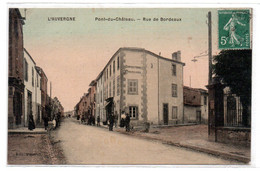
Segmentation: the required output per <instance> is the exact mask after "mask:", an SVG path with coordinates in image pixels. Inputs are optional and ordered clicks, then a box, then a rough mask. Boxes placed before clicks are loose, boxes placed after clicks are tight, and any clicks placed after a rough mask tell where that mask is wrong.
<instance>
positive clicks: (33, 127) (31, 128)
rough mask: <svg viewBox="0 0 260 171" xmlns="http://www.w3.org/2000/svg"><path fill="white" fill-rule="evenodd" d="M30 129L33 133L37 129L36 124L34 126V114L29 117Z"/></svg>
mask: <svg viewBox="0 0 260 171" xmlns="http://www.w3.org/2000/svg"><path fill="white" fill-rule="evenodd" d="M28 129H29V130H31V131H32V130H33V129H35V124H34V120H33V115H32V114H30V115H29V124H28Z"/></svg>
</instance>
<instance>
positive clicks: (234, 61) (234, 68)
mask: <svg viewBox="0 0 260 171" xmlns="http://www.w3.org/2000/svg"><path fill="white" fill-rule="evenodd" d="M214 63H215V64H214V65H213V73H214V74H215V75H216V76H217V77H219V78H220V80H221V82H222V83H223V84H225V85H226V86H228V87H229V88H230V91H231V92H232V93H233V94H236V95H237V96H239V97H240V101H241V103H242V107H243V111H242V122H243V125H244V126H248V118H249V114H250V112H249V106H250V105H251V80H252V78H251V73H252V50H222V51H221V52H220V53H219V54H218V55H217V56H214Z"/></svg>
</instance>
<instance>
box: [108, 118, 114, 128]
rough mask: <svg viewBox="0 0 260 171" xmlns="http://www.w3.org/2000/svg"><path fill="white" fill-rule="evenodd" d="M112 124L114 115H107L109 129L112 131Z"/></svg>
mask: <svg viewBox="0 0 260 171" xmlns="http://www.w3.org/2000/svg"><path fill="white" fill-rule="evenodd" d="M113 126H114V116H113V114H112V115H110V117H109V131H113Z"/></svg>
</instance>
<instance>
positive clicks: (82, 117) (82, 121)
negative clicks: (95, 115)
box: [81, 115, 85, 124]
mask: <svg viewBox="0 0 260 171" xmlns="http://www.w3.org/2000/svg"><path fill="white" fill-rule="evenodd" d="M84 122H85V117H84V115H81V123H82V124H84Z"/></svg>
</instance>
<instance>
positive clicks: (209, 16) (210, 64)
mask: <svg viewBox="0 0 260 171" xmlns="http://www.w3.org/2000/svg"><path fill="white" fill-rule="evenodd" d="M208 46H209V47H208V55H209V80H208V85H210V84H211V83H212V27H211V11H209V12H208Z"/></svg>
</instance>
